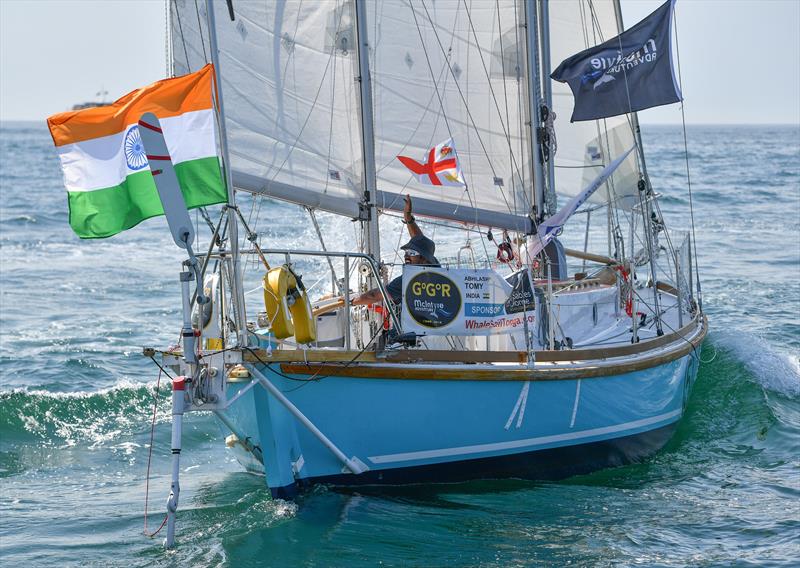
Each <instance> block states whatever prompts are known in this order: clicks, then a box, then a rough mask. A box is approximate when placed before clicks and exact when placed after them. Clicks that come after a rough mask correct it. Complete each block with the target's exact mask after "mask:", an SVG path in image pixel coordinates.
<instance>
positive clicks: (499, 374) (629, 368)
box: [281, 316, 708, 381]
mask: <svg viewBox="0 0 800 568" xmlns="http://www.w3.org/2000/svg"><path fill="white" fill-rule="evenodd" d="M699 323H700V326H701V328H700V331H699V333H697V334H696V335H695V337H693V338H692V339H691V340H689V339H683V338H678V337H674V338H673V339H678V340H679V342H678V343H676V346H675V348H674V349H672V350H670V351H669V352H667V353H660V354H654V355H651V356H647V357H643V358H641V359H638V360H635V361H626V362H620V363H617V364H612V363H611V362H608V364H604V365H602V366H601V365H598V364H597V363H600V362H601V361H597V360H595V361H594V362H593V361H585V365H583V366H576V367H569V368H550V369H548V368H546V367H545V368H536V367H534V368H528V367H521V366H520V367H516V368H503V367H498V368H496V369H486V368H477V369H470V368H469V367H465V368H462V369H453V368H442V369H437V368H431V367H428V368H421V367H404V366H399V365H398V366H394V365H389V364H379V365H375V364H369V363H368V364H349V365H348V364H342V363H321V364H317V365H315V364H313V363H307V364H299V363H282V364H281V372H283V373H289V374H295V375H318V376H323V377H331V376H339V377H341V376H346V377H351V378H363V379H390V380H391V379H396V380H461V381H464V380H467V381H552V380H574V379H589V378H597V377H607V376H611V375H620V374H624V373H631V372H634V371H640V370H643V369H649V368H652V367H656V366H658V365H663V364H665V363H669V362H671V361H674V360H676V359H679V358H681V357H683V356H685V355H687V354H688V353H690V352H691V351H693V350H694V349H696V348H697V347H698V346H699V345H700V344H701V343H702V342H703V340H704V339H705V336H706V334H707V332H708V320H707V319H706V317H705V316H703V319H702V320H701V321H700V322H699ZM684 329H686V328H684ZM672 335H673V336H676V334H672ZM665 337H667V336H664V337H662V338H658V339H664V338H665ZM648 345H649V346H651V347H656V346H655V345H653V342H648ZM632 347H638V346H632ZM576 351H579V350H575V351H570V352H569V353H573V354H574V353H575V352H576ZM556 353H558V352H556ZM573 360H575V359H573ZM539 361H540V360H538V359H537V364H538V363H539ZM592 363H594V364H592Z"/></svg>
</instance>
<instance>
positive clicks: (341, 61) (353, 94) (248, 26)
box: [171, 0, 362, 217]
mask: <svg viewBox="0 0 800 568" xmlns="http://www.w3.org/2000/svg"><path fill="white" fill-rule="evenodd" d="M198 4H199V7H198ZM234 7H235V15H236V19H235V21H233V22H232V21H231V20H230V17H229V15H228V10H227V6H226V5H225V3H223V2H216V3H215V10H216V12H215V15H216V21H217V36H218V38H219V45H220V68H221V78H222V88H223V92H224V93H225V110H226V127H227V133H228V143H229V148H230V160H231V164H230V165H231V170H232V174H233V183H234V185H235V186H236V187H237V188H239V189H243V190H246V191H252V192H259V193H264V194H267V195H271V196H274V197H277V198H280V199H284V200H287V201H292V202H295V203H300V204H303V205H309V206H312V207H320V208H322V209H327V210H331V211H334V212H336V213H340V214H344V215H350V216H353V217H355V216H357V215H358V200H359V199H360V196H361V193H362V190H361V176H362V173H361V172H362V167H361V134H360V128H359V122H358V100H359V95H358V85H357V84H356V83H355V81H354V80H353V77H354V75H355V67H354V53H355V52H354V50H353V47H354V34H353V13H352V9H351V8H352V5H351V3H350V2H347V1H346V0H342V1H338V2H299V1H282V2H236V3H235V4H234ZM204 12H205V5H204V4H203V3H195V2H188V1H187V2H180V1H178V2H175V3H172V4H171V28H172V61H173V71H174V73H175V74H182V73H185V72H187V71H190V70H192V69H194V68H196V67H198V66H199V65H203V64H205V62H206V60H209V59H210V57H211V54H210V53H209V46H208V42H207V40H204V38H206V37H208V36H207V32H206V29H205V27H206V17H205V13H204ZM198 25H201V26H202V30H201V31H202V33H198V32H199V30H198Z"/></svg>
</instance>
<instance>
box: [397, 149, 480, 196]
mask: <svg viewBox="0 0 800 568" xmlns="http://www.w3.org/2000/svg"><path fill="white" fill-rule="evenodd" d="M397 159H398V160H400V162H401V163H402V164H403V165H404V166H405V167H407V168H408V169H409V170H411V172H412V173H414V174H415V175H416V176H417V180H418V181H419V182H420V183H422V184H425V185H444V186H451V187H453V186H455V187H463V186H465V185H467V183H466V182H465V181H464V176H463V175H462V174H461V167H460V166H459V164H458V156H457V155H456V147H455V146H454V145H453V139H452V138H450V139H448V140H445V141H444V142H442V143H441V144H437V145H436V146H434V147H433V148H431V149H430V150H428V153H427V159H426V161H425V162H424V163H420V162H418V161H416V160H413V159H411V158H408V157H406V156H397Z"/></svg>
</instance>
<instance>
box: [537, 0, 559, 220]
mask: <svg viewBox="0 0 800 568" xmlns="http://www.w3.org/2000/svg"><path fill="white" fill-rule="evenodd" d="M539 6H540V8H541V15H540V18H539V35H540V40H541V43H542V75H541V80H542V85H543V87H544V89H543V91H544V106H545V108H546V109H547V114H548V116H549V115H550V114H551V113H552V112H553V83H552V79H550V9H549V2H548V0H539ZM543 127H544V128H546V127H547V125H546V124H545V125H543ZM543 138H544V140H546V143H549V137H543ZM550 148H551V149H552V146H551V147H550ZM546 166H547V193H546V194H545V204H546V210H547V214H548V215H555V213H556V211H558V202H557V199H556V185H555V183H556V182H555V180H556V163H555V156H554V155H553V153H552V151H548V153H547V164H546Z"/></svg>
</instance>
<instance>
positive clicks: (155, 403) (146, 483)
mask: <svg viewBox="0 0 800 568" xmlns="http://www.w3.org/2000/svg"><path fill="white" fill-rule="evenodd" d="M151 359H152V360H153V362H155V364H156V365H158V367H159V369H161V370H159V371H158V378H157V379H156V391H155V393H153V418H152V420H151V421H150V446H149V448H148V450H147V473H146V474H145V478H144V479H145V481H144V529H143V531H142V532H144V535H145V536H147V537H149V538H153V537H154V536H156V535H157V534H158V533H159V532H161V529H163V528H164V525H166V524H167V519H168V518H169V515H168V514H167V515H164V520H163V521H161V525H159V527H158V528H157V529H156V530H155V531H153V532H149V531H148V530H147V507H148V504H149V501H150V499H149V497H150V464H151V463H152V458H153V438H154V437H155V431H156V413H157V411H158V394H159V388H160V386H161V373H162V371H163V368H162V367H161V365H159V364H158V362H157V361H156V360H155V357H151ZM167 376H169V375H167Z"/></svg>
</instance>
